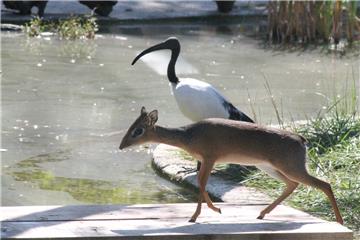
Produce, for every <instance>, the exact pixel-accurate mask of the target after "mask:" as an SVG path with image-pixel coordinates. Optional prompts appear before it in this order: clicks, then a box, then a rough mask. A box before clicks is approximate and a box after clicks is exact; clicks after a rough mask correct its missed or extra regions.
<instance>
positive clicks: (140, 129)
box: [131, 128, 144, 137]
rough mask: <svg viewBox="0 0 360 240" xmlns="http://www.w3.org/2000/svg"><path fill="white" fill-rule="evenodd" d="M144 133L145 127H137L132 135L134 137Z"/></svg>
mask: <svg viewBox="0 0 360 240" xmlns="http://www.w3.org/2000/svg"><path fill="white" fill-rule="evenodd" d="M143 133H144V129H143V128H136V129H135V130H134V131H133V132H132V134H131V136H132V137H137V136H140V135H141V134H143Z"/></svg>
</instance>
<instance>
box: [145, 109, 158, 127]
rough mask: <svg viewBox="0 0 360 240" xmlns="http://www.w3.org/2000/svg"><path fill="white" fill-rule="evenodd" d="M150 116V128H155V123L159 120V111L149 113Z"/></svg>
mask: <svg viewBox="0 0 360 240" xmlns="http://www.w3.org/2000/svg"><path fill="white" fill-rule="evenodd" d="M147 116H148V125H149V126H154V125H155V123H156V122H157V120H158V111H157V110H153V111H151V112H149V113H148V114H147Z"/></svg>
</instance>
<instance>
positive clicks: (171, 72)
mask: <svg viewBox="0 0 360 240" xmlns="http://www.w3.org/2000/svg"><path fill="white" fill-rule="evenodd" d="M164 49H168V50H171V59H170V62H169V65H168V69H167V75H168V78H169V81H170V82H172V83H178V82H179V80H178V78H177V77H176V74H175V63H176V60H177V58H178V56H179V53H180V42H179V40H178V39H177V38H176V37H170V38H168V39H166V40H165V41H164V42H162V43H159V44H156V45H154V46H152V47H149V48H148V49H145V50H144V51H142V52H141V53H140V54H139V55H137V56H136V57H135V59H134V60H133V61H132V63H131V65H134V64H135V63H136V62H137V60H139V59H140V58H141V57H142V56H144V55H146V54H148V53H151V52H154V51H158V50H164Z"/></svg>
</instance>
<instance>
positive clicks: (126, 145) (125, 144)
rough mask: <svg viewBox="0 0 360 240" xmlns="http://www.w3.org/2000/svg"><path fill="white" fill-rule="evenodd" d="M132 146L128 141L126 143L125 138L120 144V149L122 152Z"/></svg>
mask: <svg viewBox="0 0 360 240" xmlns="http://www.w3.org/2000/svg"><path fill="white" fill-rule="evenodd" d="M129 146H130V144H129V143H128V141H126V139H125V137H124V138H123V139H122V141H121V143H120V146H119V149H120V150H122V149H124V148H127V147H129Z"/></svg>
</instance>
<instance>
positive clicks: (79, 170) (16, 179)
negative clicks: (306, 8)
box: [1, 24, 359, 205]
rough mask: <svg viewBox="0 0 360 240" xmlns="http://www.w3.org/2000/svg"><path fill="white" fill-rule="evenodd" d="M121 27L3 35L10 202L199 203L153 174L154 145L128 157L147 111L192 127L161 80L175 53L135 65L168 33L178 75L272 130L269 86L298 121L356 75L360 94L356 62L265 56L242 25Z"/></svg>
mask: <svg viewBox="0 0 360 240" xmlns="http://www.w3.org/2000/svg"><path fill="white" fill-rule="evenodd" d="M113 28H114V29H112V30H115V31H116V32H117V33H118V34H116V35H112V34H104V35H98V36H97V38H96V39H95V40H89V41H85V42H82V41H59V40H56V38H55V37H51V36H50V37H49V36H46V37H43V38H41V39H37V38H32V39H28V38H26V37H25V36H23V35H21V34H20V35H18V34H6V33H2V36H1V37H2V51H1V54H2V68H3V69H2V71H3V76H2V147H1V148H2V152H1V154H2V173H3V174H2V205H36V204H48V205H50V204H87V203H103V204H107V203H109V204H110V203H158V202H187V201H194V199H195V195H194V193H193V192H192V191H190V190H186V189H183V188H181V187H179V186H177V185H174V184H172V183H170V182H168V181H166V180H164V179H162V178H160V177H158V176H157V175H156V174H155V173H154V172H153V170H152V169H151V164H150V160H151V154H150V153H151V150H152V148H153V146H152V145H149V146H145V147H134V148H131V149H129V150H126V151H122V152H121V151H119V150H118V146H119V143H120V140H121V138H122V136H123V135H124V133H125V131H126V130H127V128H128V127H129V125H130V124H131V123H132V121H133V120H134V119H135V118H136V117H137V116H138V114H139V112H140V108H141V106H146V107H147V109H148V110H152V109H158V110H159V124H160V125H166V126H179V125H183V124H186V123H189V121H188V120H187V119H186V118H184V117H183V116H182V115H181V113H180V112H179V110H178V108H177V106H176V103H175V101H174V99H173V97H172V96H171V94H170V90H169V86H168V82H167V80H166V77H165V76H163V75H162V74H163V73H164V72H165V71H164V70H165V69H166V67H165V65H166V60H167V58H168V57H169V54H168V53H167V52H163V53H159V54H154V55H152V56H151V55H150V56H149V57H148V58H147V59H145V64H144V62H141V61H139V62H138V63H137V64H136V65H134V66H131V65H130V63H131V61H132V60H133V58H134V57H135V56H136V54H137V53H138V52H140V51H141V50H143V49H144V48H146V47H148V46H150V45H152V44H155V43H158V42H160V41H162V40H164V39H166V38H167V37H168V36H171V35H175V36H177V37H178V38H179V39H180V41H181V43H182V52H181V57H182V58H181V59H180V60H179V64H178V66H177V70H178V72H179V74H178V75H179V76H180V77H181V76H186V77H193V78H197V79H200V80H204V81H207V82H209V83H211V84H213V85H214V86H215V87H217V88H218V89H219V90H220V91H221V92H222V93H224V95H226V96H227V98H228V99H230V100H231V101H232V102H233V103H234V105H236V106H238V107H239V108H240V109H242V110H243V111H245V112H246V113H248V115H250V116H253V114H252V112H253V111H254V112H255V113H256V119H257V121H259V122H262V123H276V116H275V113H274V109H273V106H272V104H271V98H270V96H269V93H267V91H266V89H265V87H264V84H265V78H266V79H267V81H268V83H269V85H270V87H271V90H272V94H273V96H274V98H275V101H276V102H277V104H278V106H279V108H281V110H282V113H283V115H284V118H285V119H295V120H296V119H304V118H306V117H310V116H314V115H316V114H317V113H318V111H320V110H322V109H324V108H326V106H327V105H328V103H329V100H331V99H333V98H334V97H335V98H336V97H342V95H343V94H344V93H345V90H346V89H347V87H346V86H348V85H351V84H353V82H354V79H355V84H356V86H357V87H358V86H359V85H358V84H359V82H358V79H359V78H358V76H359V60H358V58H357V57H355V56H353V55H352V56H345V57H342V58H340V57H337V56H332V55H325V54H322V53H320V51H319V50H314V51H306V52H290V51H273V50H267V49H264V48H262V46H261V44H259V43H258V42H257V41H256V40H254V39H253V38H249V37H246V36H245V35H244V34H243V33H242V27H241V26H240V25H236V24H235V25H231V26H230V27H221V26H216V25H214V26H204V25H190V26H189V25H186V26H183V25H175V26H174V25H172V26H168V25H156V26H141V27H139V26H135V25H134V26H123V27H118V26H116V27H113ZM251 104H252V107H251ZM253 117H254V116H253Z"/></svg>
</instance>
